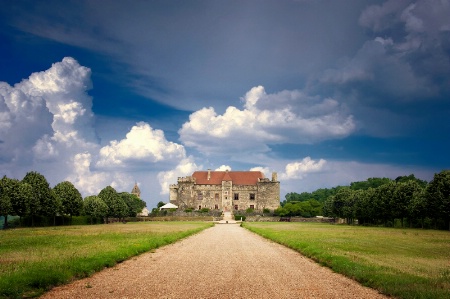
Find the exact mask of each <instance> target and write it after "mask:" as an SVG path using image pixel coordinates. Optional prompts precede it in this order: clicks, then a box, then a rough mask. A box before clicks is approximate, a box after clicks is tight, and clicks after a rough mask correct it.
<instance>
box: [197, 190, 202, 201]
mask: <svg viewBox="0 0 450 299" xmlns="http://www.w3.org/2000/svg"><path fill="white" fill-rule="evenodd" d="M197 198H198V200H202V199H203V193H202V192H200V191H199V192H198V193H197Z"/></svg>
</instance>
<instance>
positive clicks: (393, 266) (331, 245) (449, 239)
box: [244, 222, 450, 298]
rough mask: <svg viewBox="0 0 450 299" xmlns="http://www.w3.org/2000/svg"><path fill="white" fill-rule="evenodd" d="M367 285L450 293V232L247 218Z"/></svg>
mask: <svg viewBox="0 0 450 299" xmlns="http://www.w3.org/2000/svg"><path fill="white" fill-rule="evenodd" d="M244 227H245V228H247V229H249V230H250V231H253V232H255V233H257V234H259V235H261V236H263V237H265V238H268V239H271V240H273V241H275V242H278V243H280V244H283V245H285V246H288V247H290V248H292V249H295V250H297V251H299V252H301V253H302V254H304V255H306V256H308V257H310V258H312V259H314V260H316V261H317V262H319V263H320V264H322V265H325V266H327V267H330V268H331V269H333V270H334V271H335V272H338V273H342V274H344V275H346V276H348V277H351V278H353V279H355V280H357V281H359V282H360V283H362V284H363V285H366V286H369V287H372V288H374V289H377V290H379V291H380V292H382V293H384V294H387V295H391V296H395V297H398V298H450V233H449V232H446V231H434V230H414V229H392V228H369V227H355V226H343V225H329V224H321V223H256V222H253V223H245V224H244Z"/></svg>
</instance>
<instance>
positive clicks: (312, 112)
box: [179, 86, 355, 154]
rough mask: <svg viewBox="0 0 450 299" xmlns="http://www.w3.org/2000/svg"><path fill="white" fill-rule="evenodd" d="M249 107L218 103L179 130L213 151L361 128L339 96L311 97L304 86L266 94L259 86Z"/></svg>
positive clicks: (260, 148) (259, 147)
mask: <svg viewBox="0 0 450 299" xmlns="http://www.w3.org/2000/svg"><path fill="white" fill-rule="evenodd" d="M242 101H243V102H244V105H243V106H244V107H243V109H238V108H236V107H232V106H230V107H228V108H227V109H226V111H225V112H224V114H222V115H220V114H217V113H216V111H215V110H214V108H212V107H210V108H203V109H201V110H198V111H196V112H194V113H192V114H191V115H190V116H189V121H188V122H186V123H184V124H183V126H182V128H181V129H180V130H179V134H180V140H181V141H182V142H183V143H184V144H185V145H186V146H190V147H194V148H196V149H198V150H199V151H201V152H203V153H206V154H209V153H214V152H222V153H224V152H230V151H238V150H239V151H249V150H251V151H256V152H264V151H267V150H268V145H270V144H275V143H283V142H290V143H313V142H316V141H321V140H326V139H334V138H342V137H345V136H348V135H349V134H350V133H352V132H353V131H354V129H355V124H354V121H353V117H352V116H351V115H349V114H348V113H347V112H346V111H345V108H344V107H341V106H340V104H339V103H338V102H337V101H335V100H333V99H320V98H318V97H309V96H307V95H305V94H304V93H303V92H300V91H283V92H280V93H277V94H266V92H265V90H264V87H262V86H258V87H254V88H252V89H251V90H250V91H248V92H247V94H246V95H245V97H244V98H243V99H242Z"/></svg>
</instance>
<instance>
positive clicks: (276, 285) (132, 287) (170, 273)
mask: <svg viewBox="0 0 450 299" xmlns="http://www.w3.org/2000/svg"><path fill="white" fill-rule="evenodd" d="M41 298H386V297H384V296H382V295H380V294H378V293H377V292H376V291H374V290H372V289H369V288H365V287H363V286H361V285H359V284H358V283H356V282H354V281H353V280H351V279H348V278H346V277H344V276H342V275H338V274H335V273H333V272H332V271H331V270H329V269H327V268H324V267H321V266H319V265H318V264H316V263H314V262H312V261H311V260H309V259H307V258H305V257H303V256H302V255H300V254H299V253H297V252H295V251H293V250H291V249H288V248H286V247H283V246H281V245H278V244H276V243H273V242H271V241H268V240H265V239H263V238H262V237H259V236H258V235H255V234H253V233H251V232H249V231H247V230H246V229H244V228H242V227H240V226H239V225H237V224H218V225H216V226H215V227H212V228H209V229H207V230H205V231H203V232H201V233H199V234H197V235H194V236H191V237H189V238H187V239H184V240H182V241H180V242H177V243H175V244H172V245H169V246H166V247H163V248H160V249H158V250H156V251H155V252H154V253H146V254H143V255H141V256H139V257H137V258H134V259H131V260H129V261H126V262H123V263H121V264H119V265H117V266H115V267H113V268H109V269H106V270H104V271H102V272H100V273H97V274H95V275H93V276H92V277H90V278H86V279H83V280H79V281H76V282H74V283H72V284H69V285H66V286H62V287H58V288H55V289H53V290H52V291H50V292H49V293H47V294H45V295H44V296H43V297H41Z"/></svg>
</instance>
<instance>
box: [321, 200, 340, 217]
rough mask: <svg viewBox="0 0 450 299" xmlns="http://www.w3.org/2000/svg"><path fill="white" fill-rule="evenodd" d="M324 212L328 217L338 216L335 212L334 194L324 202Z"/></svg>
mask: <svg viewBox="0 0 450 299" xmlns="http://www.w3.org/2000/svg"><path fill="white" fill-rule="evenodd" d="M322 214H323V215H324V216H326V217H333V218H335V217H337V215H336V214H335V213H334V195H331V196H329V197H328V198H327V200H326V201H325V202H324V203H323V208H322Z"/></svg>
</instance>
